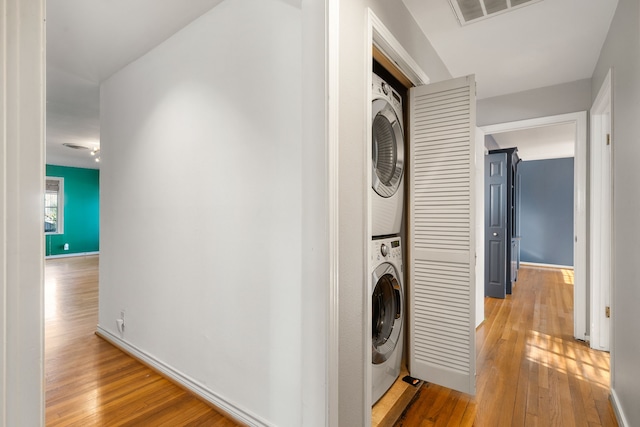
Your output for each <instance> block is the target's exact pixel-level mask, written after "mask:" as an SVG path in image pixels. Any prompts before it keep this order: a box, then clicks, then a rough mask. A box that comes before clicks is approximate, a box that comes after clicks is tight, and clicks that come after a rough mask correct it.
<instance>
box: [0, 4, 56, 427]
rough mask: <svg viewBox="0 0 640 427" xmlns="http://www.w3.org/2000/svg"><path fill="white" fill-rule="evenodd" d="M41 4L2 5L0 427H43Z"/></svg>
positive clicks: (43, 81) (43, 76)
mask: <svg viewBox="0 0 640 427" xmlns="http://www.w3.org/2000/svg"><path fill="white" fill-rule="evenodd" d="M45 15H46V13H45V1H44V0H0V70H2V71H0V152H1V153H2V156H0V212H2V214H0V426H33V427H38V426H43V425H44V424H45V420H44V418H45V411H44V406H45V393H44V304H43V301H44V298H43V291H44V261H43V260H44V229H43V225H44V184H45V178H44V177H45V173H44V172H45V170H44V161H45V98H46V73H45V68H46V64H45V62H46V61H45V57H46V45H45V35H46V34H45V33H46V31H45V22H44V19H45Z"/></svg>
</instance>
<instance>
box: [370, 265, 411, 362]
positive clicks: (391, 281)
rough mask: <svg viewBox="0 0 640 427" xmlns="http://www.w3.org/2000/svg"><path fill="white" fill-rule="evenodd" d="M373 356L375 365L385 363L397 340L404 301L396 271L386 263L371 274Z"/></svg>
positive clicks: (400, 327)
mask: <svg viewBox="0 0 640 427" xmlns="http://www.w3.org/2000/svg"><path fill="white" fill-rule="evenodd" d="M373 283H375V287H374V289H373V301H372V307H371V308H372V313H373V315H372V322H371V325H372V335H371V337H372V348H371V350H372V354H371V356H372V357H371V358H372V361H373V364H374V365H377V364H380V363H383V362H385V361H386V360H387V359H388V358H389V356H391V353H393V350H394V349H395V348H396V344H397V343H398V340H399V338H400V332H401V330H402V317H403V314H402V307H403V306H404V305H403V304H404V298H403V295H402V288H401V287H400V283H399V282H398V279H397V273H396V269H395V268H394V267H393V266H392V265H391V264H389V263H384V264H381V265H380V266H378V268H376V270H375V271H374V272H373Z"/></svg>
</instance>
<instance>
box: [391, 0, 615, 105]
mask: <svg viewBox="0 0 640 427" xmlns="http://www.w3.org/2000/svg"><path fill="white" fill-rule="evenodd" d="M403 2H404V3H405V4H406V6H407V8H408V9H409V11H410V12H411V14H412V15H413V16H414V18H415V20H416V21H417V23H418V25H419V26H420V28H421V29H422V31H423V32H424V34H425V35H426V36H427V38H428V39H429V41H430V42H431V44H432V45H433V47H434V49H435V50H436V51H437V52H438V54H439V55H440V57H441V58H442V60H443V62H444V63H445V64H446V65H447V67H448V68H449V71H450V72H451V74H452V75H453V77H460V76H465V75H468V74H475V75H476V82H477V95H478V99H483V98H489V97H493V96H499V95H505V94H508V93H515V92H522V91H525V90H529V89H535V88H539V87H546V86H552V85H555V84H560V83H567V82H572V81H576V80H581V79H586V78H591V76H592V74H593V71H594V69H595V66H596V61H597V60H598V56H599V55H600V50H601V49H602V45H603V43H604V40H605V38H606V35H607V32H608V31H609V26H610V24H611V20H612V19H613V14H614V12H615V9H616V6H617V4H618V1H617V0H543V1H540V2H537V3H534V4H531V5H527V6H525V7H522V8H519V9H514V10H512V11H510V12H507V13H503V14H499V15H496V16H493V17H490V18H487V19H484V20H482V21H478V22H475V23H471V24H468V25H465V26H460V24H459V23H458V21H457V19H456V17H455V15H454V13H453V10H452V7H451V5H450V3H449V1H448V0H403Z"/></svg>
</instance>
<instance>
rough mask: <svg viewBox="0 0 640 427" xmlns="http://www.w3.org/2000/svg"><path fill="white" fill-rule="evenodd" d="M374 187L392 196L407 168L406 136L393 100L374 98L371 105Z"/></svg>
mask: <svg viewBox="0 0 640 427" xmlns="http://www.w3.org/2000/svg"><path fill="white" fill-rule="evenodd" d="M371 135H372V138H371V153H372V162H371V164H372V167H373V173H372V187H373V189H374V190H375V192H376V193H378V194H379V195H380V196H382V197H391V196H393V195H394V194H395V193H396V191H398V187H400V180H401V178H402V171H403V170H404V142H403V141H404V138H403V136H402V126H401V125H400V122H399V121H398V116H397V115H396V112H395V110H394V109H393V107H392V106H391V104H390V103H389V102H388V101H387V100H385V99H381V98H379V99H375V100H374V101H373V105H372V132H371Z"/></svg>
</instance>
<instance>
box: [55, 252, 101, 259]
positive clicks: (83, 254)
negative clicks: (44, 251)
mask: <svg viewBox="0 0 640 427" xmlns="http://www.w3.org/2000/svg"><path fill="white" fill-rule="evenodd" d="M93 255H100V252H99V251H96V252H76V253H72V254H60V255H47V256H45V257H44V259H54V258H73V257H81V256H93Z"/></svg>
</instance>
